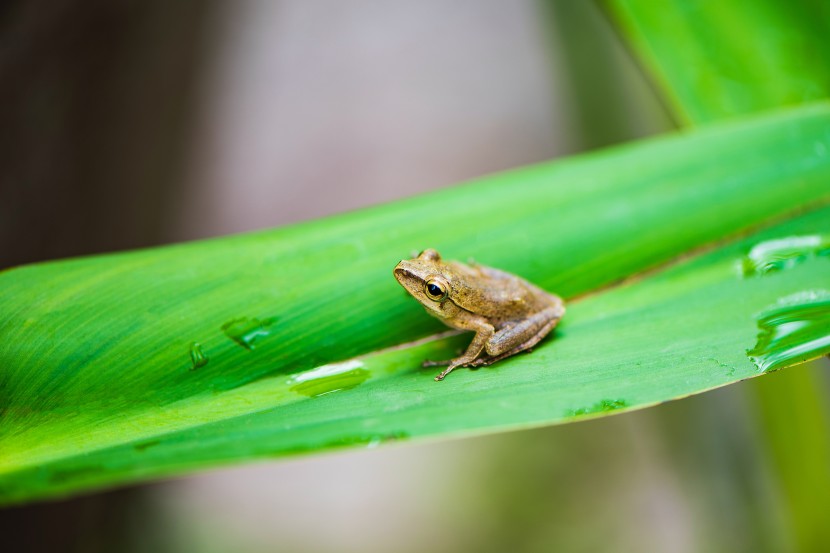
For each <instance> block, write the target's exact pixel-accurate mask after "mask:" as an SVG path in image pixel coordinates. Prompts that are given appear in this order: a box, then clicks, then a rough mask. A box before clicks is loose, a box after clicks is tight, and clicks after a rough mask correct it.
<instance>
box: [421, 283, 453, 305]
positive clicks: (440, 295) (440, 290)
mask: <svg viewBox="0 0 830 553" xmlns="http://www.w3.org/2000/svg"><path fill="white" fill-rule="evenodd" d="M424 292H425V293H426V295H427V297H428V298H429V299H431V300H433V301H441V300H443V299H444V298H446V297H447V285H446V284H445V283H444V282H441V281H440V280H438V279H434V278H431V279H429V280H428V281H427V282H426V284H425V285H424Z"/></svg>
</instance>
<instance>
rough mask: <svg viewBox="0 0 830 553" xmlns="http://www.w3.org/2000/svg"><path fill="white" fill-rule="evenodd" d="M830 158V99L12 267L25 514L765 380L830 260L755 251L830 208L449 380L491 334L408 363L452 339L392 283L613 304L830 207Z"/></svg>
mask: <svg viewBox="0 0 830 553" xmlns="http://www.w3.org/2000/svg"><path fill="white" fill-rule="evenodd" d="M829 149H830V108H828V106H827V105H816V106H811V107H807V108H803V109H799V110H794V111H790V112H782V113H779V114H776V115H774V116H766V117H763V118H758V119H751V120H746V121H743V122H739V123H732V124H729V125H725V126H720V127H713V128H710V129H707V130H705V131H701V132H698V133H694V134H689V135H678V136H674V137H668V138H662V139H659V140H652V141H647V142H643V143H640V144H636V145H632V146H626V147H623V148H617V149H613V150H608V151H604V152H598V153H596V154H592V155H588V156H582V157H579V158H574V159H570V160H566V161H562V162H556V163H550V164H544V165H540V166H536V167H529V168H526V169H523V170H519V171H515V172H511V173H505V174H502V175H496V176H494V177H490V178H486V179H482V180H481V181H479V182H477V183H472V184H469V185H466V186H462V187H458V188H453V189H448V190H444V191H441V192H438V193H435V194H430V195H426V196H421V197H417V198H413V199H409V200H405V201H402V202H397V203H393V204H389V205H385V206H380V207H377V208H373V209H369V210H364V211H360V212H355V213H350V214H346V215H342V216H338V217H333V218H330V219H324V220H319V221H315V222H312V223H307V224H302V225H297V226H294V227H288V228H283V229H277V230H274V231H268V232H263V233H258V234H251V235H243V236H237V237H230V238H224V239H219V240H211V241H205V242H198V243H192V244H184V245H178V246H171V247H166V248H160V249H153V250H145V251H138V252H129V253H124V254H117V255H109V256H101V257H92V258H85V259H75V260H67V261H61V262H54V263H46V264H40V265H34V266H29V267H23V268H19V269H15V270H11V271H7V272H4V273H2V274H0V290H2V295H0V366H2V367H3V370H2V373H0V374H1V376H0V377H1V378H2V381H0V394H1V395H0V405H2V406H3V411H2V415H1V416H0V452H2V456H0V501H2V502H12V501H22V500H26V499H31V498H36V497H44V496H53V495H60V494H66V493H70V492H73V491H78V490H83V489H89V488H94V487H100V486H104V485H112V484H116V483H122V482H128V481H135V480H139V479H145V478H150V477H157V476H160V475H165V474H171V473H178V472H182V471H185V470H189V469H193V468H195V467H201V466H211V465H214V464H216V463H218V462H227V461H231V460H238V459H248V458H253V457H262V456H273V455H285V454H290V453H296V452H305V451H314V450H319V449H325V448H331V447H338V446H345V445H353V444H365V445H370V446H371V445H375V444H378V443H380V442H383V441H389V440H400V439H405V438H409V437H415V436H428V435H440V434H449V433H452V434H457V433H462V432H472V431H475V432H483V431H491V430H493V429H501V428H506V427H515V426H525V425H531V424H544V423H551V422H560V421H565V420H574V419H578V418H581V417H583V416H587V415H593V414H596V413H604V412H609V411H614V410H620V409H627V408H634V407H641V406H645V405H650V404H653V403H656V402H659V401H665V400H668V399H673V398H677V397H681V396H683V395H688V394H691V393H695V392H699V391H703V390H706V389H709V388H712V387H715V386H720V385H723V384H726V383H728V382H733V381H736V380H739V379H741V378H746V377H749V376H752V375H754V374H757V369H756V367H755V365H753V364H752V362H751V361H750V360H749V359H748V358H747V356H746V350H747V349H751V348H753V346H754V345H755V343H756V334H757V332H758V329H757V327H756V323H755V320H754V316H755V315H756V314H757V313H759V312H761V311H762V310H763V309H764V308H766V307H769V306H771V305H774V304H775V303H776V301H777V300H778V299H779V298H782V297H785V296H788V295H792V294H795V293H799V292H803V291H805V290H814V289H819V288H821V287H822V286H826V284H824V283H826V282H828V276H830V273H828V270H830V269H829V268H828V265H830V263H827V262H826V259H823V258H816V257H813V258H810V257H805V259H804V262H803V263H798V264H794V265H793V266H792V267H791V268H787V269H786V270H784V271H778V272H772V273H770V274H769V275H764V276H758V277H757V278H755V277H752V278H746V277H744V276H742V271H741V268H742V267H744V265H745V263H746V261H745V259H744V257H745V255H746V254H748V253H749V252H750V250H751V247H752V246H753V245H755V244H756V243H757V242H758V241H759V240H762V239H774V238H782V237H785V236H790V235H805V236H806V235H827V234H830V227H828V223H830V217H828V211H827V209H823V210H819V211H813V212H812V213H809V214H807V215H804V216H802V217H799V218H798V219H795V220H792V221H791V222H788V223H785V224H784V225H783V226H780V227H776V228H773V229H771V230H768V231H765V232H763V233H761V234H759V235H758V236H753V237H752V239H750V240H748V241H745V242H742V243H740V244H734V245H730V246H727V247H723V248H718V249H714V251H712V253H709V254H707V255H705V256H703V257H700V258H697V259H694V260H692V261H691V262H687V263H685V264H683V265H681V266H678V267H675V268H673V269H671V270H669V271H666V272H662V273H659V274H656V275H654V276H651V277H649V278H647V279H644V280H641V281H639V282H637V283H635V284H630V285H627V286H624V287H619V288H616V289H612V290H609V291H606V292H604V293H598V294H594V295H592V296H590V297H589V298H587V299H585V300H583V301H581V302H578V303H573V304H572V305H571V307H570V309H569V312H568V314H567V316H566V318H565V320H564V321H563V324H562V327H561V329H560V331H559V333H558V337H557V338H556V339H553V340H547V341H546V342H544V344H543V345H542V346H541V347H539V348H538V349H537V350H536V351H535V352H534V353H532V354H530V355H523V356H519V357H516V358H513V359H510V360H506V361H504V362H502V363H500V364H497V365H496V366H494V367H492V368H489V369H482V370H479V371H476V372H472V371H461V372H459V373H458V374H456V373H453V374H452V375H451V377H450V378H448V379H447V380H446V381H445V382H443V383H435V382H433V381H432V376H433V373H434V371H432V370H423V369H420V367H419V363H420V361H421V360H422V359H424V358H427V357H439V356H443V355H450V354H452V353H453V350H455V349H456V348H458V347H462V346H463V345H464V344H465V343H466V342H467V341H468V340H469V337H468V336H461V337H458V336H456V337H452V338H448V339H444V340H439V341H428V342H425V343H422V344H414V345H413V344H408V345H403V346H401V344H406V343H407V342H409V341H411V340H415V339H418V338H422V337H424V336H427V335H429V334H431V333H434V332H436V331H440V330H441V329H442V327H441V326H440V324H439V323H437V322H436V321H434V320H432V319H430V318H429V317H427V316H426V315H425V314H424V313H423V312H422V310H421V309H420V308H419V307H418V306H417V304H416V303H415V302H414V301H413V300H411V299H410V298H408V297H406V295H405V293H404V292H403V291H402V290H401V289H400V288H399V287H398V285H397V283H396V282H395V281H394V279H393V278H392V276H391V269H392V267H394V265H395V263H396V262H397V261H398V260H399V259H400V258H402V257H406V256H408V255H409V253H410V252H411V251H412V250H418V249H422V248H424V247H428V246H430V247H436V248H438V249H439V250H441V251H442V253H444V254H445V256H446V257H449V258H460V259H465V258H467V257H469V256H472V257H475V258H476V259H477V260H479V261H481V262H483V263H486V264H490V265H494V266H497V267H501V268H504V269H507V270H510V271H514V272H516V273H518V274H521V275H523V276H525V277H528V278H529V279H531V280H533V281H535V282H537V283H539V284H541V285H542V286H544V287H546V288H548V289H550V290H553V291H556V292H559V293H561V294H563V295H564V296H566V297H573V296H575V295H579V294H585V293H587V292H592V291H597V290H601V289H602V288H603V287H606V286H608V285H610V284H613V283H616V282H618V281H619V280H620V279H624V278H626V277H630V276H632V275H636V274H641V273H643V272H644V271H647V270H649V269H651V268H653V267H655V266H658V265H659V264H661V263H665V262H667V261H670V260H673V259H677V258H678V257H679V256H685V255H689V253H690V252H692V253H693V252H695V251H697V250H699V249H700V248H703V247H709V248H712V247H713V246H712V243H713V241H717V240H722V239H723V237H725V236H736V235H738V234H746V233H748V232H750V231H751V229H753V228H758V227H763V226H769V225H771V224H773V223H774V222H775V221H778V220H784V219H788V218H790V217H791V216H792V214H793V213H794V212H796V211H799V210H802V211H803V210H805V209H810V208H812V209H816V208H818V207H819V206H821V205H825V204H827V203H828V202H830V185H828V183H830V156H828V155H826V152H827V151H828V150H829ZM391 346H397V347H396V348H395V349H392V350H389V351H385V352H384V351H378V350H380V349H381V348H388V347H391ZM356 356H358V357H359V358H358V359H353V360H351V361H345V360H347V359H350V358H353V357H356ZM803 358H806V357H804V356H801V357H797V358H793V360H792V362H797V361H799V360H801V359H803Z"/></svg>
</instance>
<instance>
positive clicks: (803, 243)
mask: <svg viewBox="0 0 830 553" xmlns="http://www.w3.org/2000/svg"><path fill="white" fill-rule="evenodd" d="M816 257H830V237H827V236H821V235H817V234H814V235H808V236H789V237H787V238H777V239H775V240H766V241H764V242H760V243H758V244H756V245H755V246H753V247H752V249H751V250H749V253H748V254H747V255H746V257H745V258H744V259H743V262H742V264H741V268H742V272H743V275H744V276H750V275H765V274H767V273H771V272H775V271H781V270H784V269H789V268H791V267H794V266H796V265H798V264H799V263H803V262H804V261H806V260H808V259H812V258H816Z"/></svg>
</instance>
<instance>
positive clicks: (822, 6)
mask: <svg viewBox="0 0 830 553" xmlns="http://www.w3.org/2000/svg"><path fill="white" fill-rule="evenodd" d="M605 4H606V5H607V6H608V7H609V9H610V11H611V13H612V14H613V15H614V16H615V19H616V20H617V22H618V23H619V26H620V28H621V29H622V31H623V33H624V34H625V35H626V38H627V39H628V40H629V42H630V44H631V45H632V46H633V47H634V49H635V50H636V52H637V53H638V54H639V57H640V58H641V60H642V61H643V62H644V63H645V64H646V65H647V66H648V68H649V69H650V73H651V74H652V75H653V76H654V78H655V79H656V80H657V82H658V83H659V85H660V88H661V89H662V90H663V93H664V94H665V95H666V97H667V98H668V99H669V101H670V102H671V104H672V107H673V110H674V112H675V113H676V114H677V115H678V116H679V117H680V118H681V120H683V121H684V122H685V123H693V124H698V123H705V122H710V121H716V120H719V119H723V118H725V117H730V116H734V115H741V114H748V113H753V112H761V111H765V110H769V109H774V108H779V107H782V106H795V105H800V104H804V103H807V102H811V101H815V100H819V99H823V98H827V97H828V96H830V67H828V64H827V63H826V60H827V56H828V54H830V4H828V3H827V2H812V1H810V2H808V1H804V0H794V1H789V2H782V1H780V0H740V1H731V2H707V1H705V0H669V1H665V2H653V1H651V0H607V1H606V2H605Z"/></svg>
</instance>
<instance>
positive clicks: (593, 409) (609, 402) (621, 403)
mask: <svg viewBox="0 0 830 553" xmlns="http://www.w3.org/2000/svg"><path fill="white" fill-rule="evenodd" d="M627 405H628V404H627V403H626V402H625V400H624V399H603V400H600V401H598V402H597V403H595V404H593V405H591V406H590V407H582V408H580V409H571V410H569V411H568V412H567V413H566V415H567V416H569V417H576V416H579V415H590V414H591V413H605V412H608V411H615V410H617V409H622V408H623V407H626V406H627Z"/></svg>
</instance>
